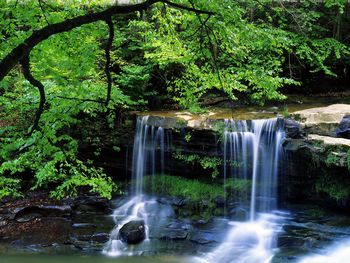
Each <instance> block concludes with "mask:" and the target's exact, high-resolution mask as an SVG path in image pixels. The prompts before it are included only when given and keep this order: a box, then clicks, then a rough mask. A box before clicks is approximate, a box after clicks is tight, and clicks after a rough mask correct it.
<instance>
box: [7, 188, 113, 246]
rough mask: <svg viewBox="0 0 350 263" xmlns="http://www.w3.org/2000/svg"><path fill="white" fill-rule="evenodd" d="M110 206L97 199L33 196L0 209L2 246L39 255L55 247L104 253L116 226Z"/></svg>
mask: <svg viewBox="0 0 350 263" xmlns="http://www.w3.org/2000/svg"><path fill="white" fill-rule="evenodd" d="M110 211H111V208H110V203H109V202H108V201H107V200H106V199H103V198H100V197H98V196H81V197H79V198H76V199H65V200H61V201H59V200H55V199H51V198H48V196H47V194H44V193H42V194H35V195H34V194H31V195H30V196H27V197H25V198H24V199H19V200H14V201H8V202H3V203H2V204H1V206H0V242H11V244H14V245H16V246H20V247H27V246H36V247H37V249H38V251H41V250H45V249H46V248H47V247H50V246H52V245H54V244H55V246H62V247H65V246H66V247H67V246H72V248H69V249H73V250H74V249H92V250H96V249H101V248H102V247H101V245H100V244H103V243H105V242H107V241H108V239H109V231H110V229H112V228H113V226H114V222H113V220H112V219H111V218H110V217H109V216H108V215H109V214H110Z"/></svg>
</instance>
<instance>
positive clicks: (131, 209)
mask: <svg viewBox="0 0 350 263" xmlns="http://www.w3.org/2000/svg"><path fill="white" fill-rule="evenodd" d="M147 120H148V116H144V117H139V118H138V119H137V124H136V132H135V138H134V148H133V158H132V179H133V181H132V189H131V193H132V196H131V198H130V199H129V200H128V201H127V202H126V203H124V204H123V205H121V206H120V207H118V208H117V209H116V210H115V211H114V213H113V219H114V222H115V223H116V227H115V228H114V230H113V231H112V233H111V238H110V240H109V242H108V244H107V245H106V247H105V249H104V253H105V254H107V255H109V256H121V255H133V254H134V253H133V251H132V249H130V247H129V246H128V245H127V244H125V243H124V242H122V241H121V240H120V238H119V230H120V229H121V228H122V226H123V225H124V224H126V223H128V222H130V221H133V220H142V221H144V223H145V227H146V242H147V241H149V239H148V235H149V227H148V225H149V221H150V220H151V218H152V217H153V218H154V216H156V215H162V218H164V216H165V217H166V215H168V214H169V213H170V214H171V213H172V211H170V212H169V209H170V208H168V207H167V208H164V209H165V211H166V212H163V209H162V208H161V207H160V206H161V205H159V204H158V203H157V202H156V200H154V199H153V198H149V197H148V196H146V195H145V194H144V193H143V189H144V182H145V176H151V177H152V178H153V176H155V174H156V173H164V151H165V139H164V138H165V136H164V129H163V128H162V127H154V126H149V125H148V124H147ZM157 211H158V212H157Z"/></svg>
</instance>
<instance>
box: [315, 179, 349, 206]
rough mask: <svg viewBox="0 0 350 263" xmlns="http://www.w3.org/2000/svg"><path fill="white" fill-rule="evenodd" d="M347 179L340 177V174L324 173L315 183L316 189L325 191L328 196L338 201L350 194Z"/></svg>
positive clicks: (321, 191)
mask: <svg viewBox="0 0 350 263" xmlns="http://www.w3.org/2000/svg"><path fill="white" fill-rule="evenodd" d="M348 181H349V179H348V178H347V180H346V178H342V176H339V175H336V173H334V174H332V175H331V174H328V173H325V174H324V175H322V176H321V177H319V178H318V179H317V181H316V183H315V186H316V191H317V192H319V193H326V194H328V195H329V197H331V198H333V199H335V200H337V201H340V200H342V199H346V198H348V197H349V196H350V184H349V182H348Z"/></svg>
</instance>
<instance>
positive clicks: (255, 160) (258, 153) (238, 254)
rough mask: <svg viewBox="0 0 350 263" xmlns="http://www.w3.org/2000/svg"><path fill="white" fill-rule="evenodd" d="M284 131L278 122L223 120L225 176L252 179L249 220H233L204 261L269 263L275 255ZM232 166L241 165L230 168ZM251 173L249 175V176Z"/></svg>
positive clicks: (279, 218)
mask: <svg viewBox="0 0 350 263" xmlns="http://www.w3.org/2000/svg"><path fill="white" fill-rule="evenodd" d="M283 138H284V132H283V130H282V129H280V127H279V123H278V120H277V119H268V120H253V121H252V122H251V123H248V122H246V121H239V122H235V121H228V120H226V131H225V134H224V163H225V169H224V177H225V179H227V177H228V175H230V176H232V177H234V178H236V179H251V180H252V188H251V196H250V211H249V217H247V218H249V220H247V221H246V222H237V221H232V222H231V224H232V229H231V230H230V232H229V233H228V235H227V238H226V240H225V241H224V242H223V243H222V244H221V245H220V246H219V247H218V248H216V249H215V250H214V251H213V252H212V253H210V254H209V255H207V256H206V257H205V261H206V262H220V263H233V262H234V263H268V262H270V261H271V259H272V257H273V255H274V249H275V239H276V233H277V232H278V231H280V226H281V224H280V222H279V221H281V220H282V217H281V216H280V215H277V212H275V211H274V210H275V209H276V208H277V179H278V164H279V158H280V155H281V146H282V141H283ZM232 163H235V164H237V163H238V164H240V165H239V166H238V165H233V166H232V165H230V164H232ZM249 174H250V176H249Z"/></svg>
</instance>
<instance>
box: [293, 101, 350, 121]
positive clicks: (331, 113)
mask: <svg viewBox="0 0 350 263" xmlns="http://www.w3.org/2000/svg"><path fill="white" fill-rule="evenodd" d="M346 115H350V105H349V104H333V105H330V106H327V107H318V108H311V109H306V110H301V111H296V112H294V113H293V116H296V117H297V118H298V119H299V120H300V121H301V122H302V123H303V124H305V125H315V124H319V123H340V122H341V120H342V119H343V117H344V116H346Z"/></svg>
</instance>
